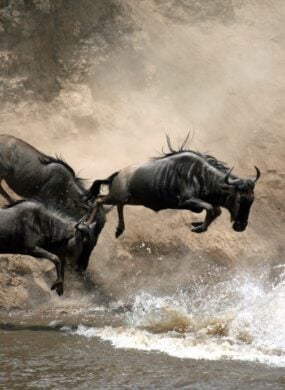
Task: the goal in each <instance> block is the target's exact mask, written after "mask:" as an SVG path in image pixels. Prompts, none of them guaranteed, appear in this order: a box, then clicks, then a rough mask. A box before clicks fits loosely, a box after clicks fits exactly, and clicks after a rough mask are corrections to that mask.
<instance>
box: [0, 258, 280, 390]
mask: <svg viewBox="0 0 285 390" xmlns="http://www.w3.org/2000/svg"><path fill="white" fill-rule="evenodd" d="M275 271H276V272H275V277H274V279H273V280H272V278H271V279H269V278H268V275H264V276H262V275H258V277H257V276H256V277H255V276H252V275H248V274H245V273H240V274H237V275H236V276H234V277H232V278H228V279H225V278H224V279H221V280H219V279H216V282H215V283H212V284H209V283H204V282H203V281H202V280H198V281H197V282H196V283H193V284H191V286H190V287H189V288H185V287H184V288H183V289H180V290H179V289H178V290H177V291H176V292H175V293H174V294H172V295H170V296H166V295H160V296H159V295H155V294H151V293H150V292H146V291H141V292H138V293H137V294H136V295H135V296H134V297H133V298H132V302H131V303H129V304H126V303H123V302H111V303H110V302H109V303H106V302H105V303H104V301H102V299H99V298H98V294H97V295H96V294H93V295H90V296H89V297H88V299H87V300H86V297H81V298H80V296H76V297H73V298H72V297H69V298H65V299H61V298H54V300H51V302H49V303H48V304H47V305H45V306H39V307H36V308H35V309H34V310H30V311H14V312H11V313H7V312H5V313H4V312H3V313H2V314H1V318H0V321H1V322H0V323H1V331H0V340H1V349H0V361H1V374H0V375H1V376H0V388H3V389H23V388H25V389H26V388H31V389H32V388H36V389H39V388H44V389H55V388H57V389H68V388H80V389H85V388H92V389H93V388H94V389H97V388H98V389H100V388H102V389H116V388H141V389H144V388H148V389H150V388H153V389H154V388H155V389H158V388H161V389H173V388H185V389H271V390H272V389H285V327H284V321H285V305H284V299H285V281H284V272H283V271H284V267H283V266H282V265H280V266H277V267H275ZM209 276H210V277H213V276H214V277H215V276H217V275H209ZM269 280H270V282H269Z"/></svg>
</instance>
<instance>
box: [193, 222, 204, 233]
mask: <svg viewBox="0 0 285 390" xmlns="http://www.w3.org/2000/svg"><path fill="white" fill-rule="evenodd" d="M206 230H207V229H205V228H204V227H203V224H201V225H198V226H194V227H192V229H191V232H194V233H203V232H205V231H206Z"/></svg>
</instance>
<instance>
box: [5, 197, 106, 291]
mask: <svg viewBox="0 0 285 390" xmlns="http://www.w3.org/2000/svg"><path fill="white" fill-rule="evenodd" d="M95 218H96V222H92V223H91V224H90V225H89V226H88V227H87V226H84V225H81V224H80V223H76V222H75V221H74V220H73V219H71V218H67V217H64V216H62V215H61V214H59V213H58V212H55V211H52V210H49V209H47V208H46V207H44V206H43V205H42V204H41V203H39V202H34V201H25V200H21V201H19V202H16V203H15V204H14V205H9V206H7V207H6V208H4V209H0V222H1V223H0V253H15V254H24V255H30V256H34V257H38V258H46V259H48V260H50V261H52V262H53V263H54V265H55V267H56V273H57V279H56V281H55V283H54V284H53V285H52V287H51V289H55V290H56V291H57V293H58V295H62V294H63V280H64V267H65V260H66V258H70V259H71V260H72V262H73V263H76V264H78V266H79V268H81V269H82V270H84V269H86V268H87V265H88V261H89V257H90V254H91V252H92V250H93V248H94V246H95V245H96V243H97V238H98V236H99V234H100V231H101V229H102V228H103V226H104V224H105V212H104V211H103V209H102V208H101V209H100V208H98V211H97V213H96V215H95Z"/></svg>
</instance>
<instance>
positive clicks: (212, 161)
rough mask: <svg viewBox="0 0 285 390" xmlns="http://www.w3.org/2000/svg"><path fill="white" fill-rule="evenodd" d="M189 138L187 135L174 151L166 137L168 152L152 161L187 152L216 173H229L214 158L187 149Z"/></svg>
mask: <svg viewBox="0 0 285 390" xmlns="http://www.w3.org/2000/svg"><path fill="white" fill-rule="evenodd" d="M189 138H190V133H188V134H187V136H186V138H185V140H184V141H183V142H182V144H181V145H180V147H178V149H175V148H174V147H173V146H172V144H171V141H170V137H169V135H166V141H167V146H168V150H169V151H168V152H164V151H163V150H162V156H158V157H154V158H153V159H154V160H159V159H163V158H166V157H170V156H174V155H178V154H181V153H187V152H189V153H192V154H195V155H196V156H198V157H200V158H202V159H203V160H205V161H206V162H207V163H208V164H209V165H211V166H212V167H214V168H215V169H217V170H218V171H221V172H223V173H227V172H228V171H229V167H228V166H227V165H226V164H225V163H224V162H222V161H219V160H217V159H216V158H215V157H214V156H212V155H210V154H207V153H200V152H196V151H194V150H191V149H189Z"/></svg>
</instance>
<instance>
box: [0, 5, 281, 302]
mask: <svg viewBox="0 0 285 390" xmlns="http://www.w3.org/2000/svg"><path fill="white" fill-rule="evenodd" d="M12 3H13V2H11V4H12ZM24 3H25V2H19V4H24ZM34 3H35V5H34V7H35V10H33V7H32V9H30V10H28V11H27V10H25V8H22V9H21V8H19V9H18V12H19V16H18V24H19V25H20V24H21V23H23V24H24V23H25V22H26V20H25V18H24V16H23V15H25V12H30V14H29V18H31V19H32V18H33V17H34V14H33V12H35V15H38V14H37V13H40V15H41V16H42V17H43V18H45V17H46V18H50V19H52V17H53V13H56V12H57V13H58V14H57V15H59V17H62V18H63V17H64V6H63V5H62V4H61V2H59V5H58V6H53V2H52V1H51V0H50V1H40V2H34ZM71 3H72V4H71V5H70V8H69V11H68V12H67V14H66V19H65V24H66V25H64V28H65V30H64V34H63V33H62V34H59V35H58V37H59V38H58V41H59V42H58V44H57V46H56V49H57V50H56V64H59V65H58V68H57V67H56V66H55V65H52V66H51V65H49V62H47V60H46V62H43V63H41V62H40V56H41V52H40V49H39V45H38V44H37V45H35V43H34V42H35V40H34V38H33V37H34V35H33V33H32V32H31V33H30V35H26V36H25V37H23V36H19V39H18V41H17V45H16V46H15V45H13V42H14V41H15V36H13V39H12V35H11V31H10V32H9V29H7V25H8V26H9V18H8V16H7V15H6V14H5V15H6V16H5V15H4V16H5V17H6V19H7V18H8V19H7V20H8V22H7V21H6V22H5V23H6V24H5V23H4V24H3V26H4V27H3V28H2V30H1V31H2V32H1V33H2V34H4V36H5V39H6V45H5V47H4V46H3V47H2V48H1V50H2V52H1V58H5V61H6V62H5V64H6V65H5V66H6V67H5V66H4V67H3V69H4V70H3V69H2V70H3V72H2V79H1V80H2V85H3V86H4V88H5V89H6V91H7V93H6V94H5V92H4V93H3V97H4V98H5V104H4V105H2V111H1V121H0V122H1V123H0V129H1V132H2V133H10V134H13V135H15V136H18V137H20V138H23V139H25V140H26V141H27V142H30V143H32V144H33V145H34V146H36V147H38V148H39V149H41V150H42V151H44V152H46V153H50V154H53V155H54V154H61V155H62V156H63V157H64V158H65V159H66V160H67V161H68V162H69V163H70V164H71V165H72V166H73V167H74V168H75V170H76V171H77V172H78V173H79V174H80V176H83V177H86V178H88V179H89V180H90V181H89V183H91V182H92V180H94V179H95V178H104V177H105V176H107V175H109V174H111V173H112V172H113V171H115V170H118V169H120V168H122V167H124V166H126V165H128V164H132V163H136V162H140V161H143V160H145V159H148V158H150V157H152V156H155V155H157V154H158V153H160V151H161V149H162V147H163V146H165V144H166V142H165V134H166V133H167V134H169V135H170V137H171V140H172V141H173V144H174V145H179V144H180V143H181V142H182V141H183V139H184V138H185V136H186V134H187V133H188V132H189V131H190V133H191V134H192V135H193V139H192V142H191V148H192V149H194V150H198V151H201V152H208V153H211V154H213V155H214V156H215V157H217V158H218V159H220V160H222V161H225V162H226V163H227V164H228V165H229V166H234V167H235V173H236V174H237V175H239V176H242V177H247V176H252V175H254V174H255V170H254V165H257V166H258V167H259V168H260V170H261V172H262V176H261V179H260V181H259V182H258V184H257V186H256V200H255V203H254V205H253V207H252V211H251V215H250V219H249V226H248V229H247V230H246V232H244V233H242V234H239V233H235V232H233V231H232V230H231V225H230V223H229V215H228V213H227V212H226V211H224V212H223V216H222V217H221V218H220V219H218V220H217V221H216V222H215V223H214V224H213V225H212V226H211V228H210V229H209V231H208V232H207V233H204V234H202V235H195V234H194V233H191V232H190V223H191V221H193V220H200V218H201V216H200V215H196V216H195V215H194V214H191V213H189V212H175V211H164V212H161V213H159V214H155V213H153V212H151V211H150V210H146V209H144V208H139V207H138V208H134V207H133V208H132V207H129V208H126V231H125V233H124V236H122V237H121V238H120V239H119V240H117V241H116V240H115V238H114V231H115V225H116V215H115V212H114V213H113V215H112V214H110V215H109V216H108V224H107V225H106V227H105V230H104V232H103V233H102V235H101V237H100V241H99V244H98V246H97V248H96V249H95V250H94V253H93V256H92V260H91V264H90V271H89V273H90V277H91V279H92V280H93V281H95V283H97V284H98V285H100V286H102V289H103V290H104V292H105V293H106V294H108V295H110V294H113V296H115V297H119V298H121V297H123V298H125V297H126V296H129V295H131V294H132V293H133V292H134V291H137V290H139V289H142V288H144V289H149V290H151V291H169V289H172V290H175V289H176V288H177V287H179V286H183V285H187V284H188V283H189V282H191V281H192V280H193V278H195V277H205V275H207V272H209V269H215V270H216V269H217V268H218V269H220V270H221V272H222V273H223V272H224V273H226V274H232V273H233V272H239V271H240V270H241V269H243V270H246V271H248V272H254V273H259V272H260V273H262V272H263V271H264V270H266V272H268V274H269V275H271V273H275V272H276V271H275V268H274V266H275V265H279V264H280V263H282V262H284V249H285V246H284V233H285V225H284V222H285V208H284V188H285V186H284V179H285V152H284V150H285V130H284V123H285V109H284V108H285V107H284V101H285V77H284V76H285V73H284V72H285V71H284V69H285V43H284V42H285V24H284V20H285V3H284V1H282V0H275V1H274V2H272V1H269V0H256V1H254V0H248V1H242V0H232V1H230V0H215V1H214V0H213V1H210V0H204V1H198V2H197V1H187V2H186V1H182V0H181V1H178V0H171V1H168V2H165V1H160V0H141V1H138V2H135V1H131V0H126V1H119V0H118V1H112V2H111V1H110V2H108V5H106V3H105V2H103V1H101V2H100V1H96V2H93V5H92V2H88V1H85V2H82V3H80V4H82V7H83V8H84V7H85V10H84V9H83V11H82V10H80V12H77V11H76V10H73V12H72V7H73V6H75V5H74V4H75V3H74V2H71ZM73 3H74V4H73ZM95 3H96V7H95V5H94V4H95ZM12 6H13V4H12ZM14 6H15V5H14ZM15 7H16V8H17V6H15ZM23 7H24V6H23ZM37 7H38V8H37ZM53 7H55V8H53ZM57 7H58V8H57ZM60 7H61V8H60ZM76 7H79V8H80V6H79V5H78V3H77V5H76ZM0 10H1V11H3V10H4V11H5V12H6V13H7V12H10V11H6V8H5V7H3V6H2V8H1V9H0ZM88 11H89V12H88ZM60 12H61V13H60ZM92 12H93V13H94V15H96V18H95V16H94V19H93V21H92V18H91V15H92ZM86 14H89V19H88V21H87V22H86V26H85V27H83V26H84V20H86V19H84V18H86ZM21 17H22V18H23V19H21ZM80 18H81V19H80ZM4 19H5V18H4ZM6 19H5V20H6ZM5 20H4V21H5ZM10 22H11V26H13V23H12V22H13V15H12V14H11V20H10ZM88 23H89V24H88ZM87 27H88V28H87ZM54 28H56V26H54V25H51V26H49V27H47V31H45V34H47V35H49V34H50V36H54V30H53V29H54ZM3 29H4V30H3ZM11 29H12V27H11ZM59 32H60V31H59ZM27 34H28V33H27ZM68 34H69V35H68ZM70 36H72V37H73V39H69V38H70ZM62 37H64V39H65V40H63V38H62ZM12 41H13V42H12ZM21 42H23V44H22V46H21ZM61 43H62V46H61ZM33 45H34V46H33ZM46 47H47V50H46V53H45V56H46V57H47V58H52V56H53V55H54V52H53V49H54V47H49V45H48V44H47V46H46ZM49 50H50V52H49ZM23 52H24V53H25V61H26V63H28V62H29V57H30V59H31V61H35V62H36V64H37V61H38V62H39V65H38V67H35V70H33V69H32V71H31V73H29V71H28V67H27V70H26V71H25V74H23V71H21V61H20V59H21V58H22V57H23ZM21 55H22V57H21ZM15 58H17V60H18V62H17V60H16V59H15ZM51 62H52V60H51ZM63 70H64V71H63ZM49 71H50V74H49ZM36 72H38V73H36ZM44 74H46V75H48V76H47V77H44ZM20 79H21V80H20ZM54 80H55V81H54ZM45 82H46V84H45ZM35 85H36V86H35ZM43 90H44V93H43V92H42V91H43ZM237 270H238V271H237ZM207 282H208V283H210V281H209V280H207ZM71 290H72V286H71V285H70V284H69V285H68V283H67V294H68V293H70V291H71ZM45 298H46V297H45Z"/></svg>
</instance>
